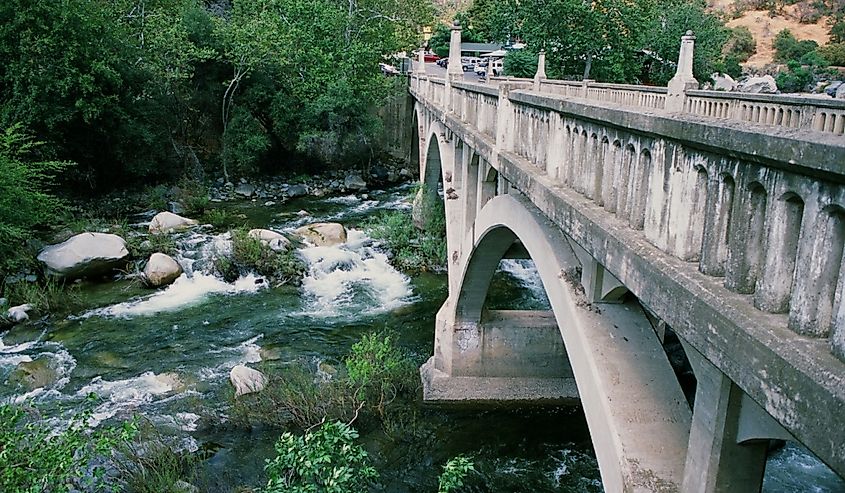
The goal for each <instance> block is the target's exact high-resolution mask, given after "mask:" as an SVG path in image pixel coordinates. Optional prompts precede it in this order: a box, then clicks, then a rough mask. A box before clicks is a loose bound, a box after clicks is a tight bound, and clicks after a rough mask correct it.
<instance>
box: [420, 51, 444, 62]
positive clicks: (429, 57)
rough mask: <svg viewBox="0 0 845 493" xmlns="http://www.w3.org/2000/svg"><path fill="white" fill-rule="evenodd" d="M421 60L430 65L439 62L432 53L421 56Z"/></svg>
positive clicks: (438, 58) (437, 57)
mask: <svg viewBox="0 0 845 493" xmlns="http://www.w3.org/2000/svg"><path fill="white" fill-rule="evenodd" d="M423 60H425V63H431V62H436V61H437V60H440V57H439V56H437V55H435V54H434V53H426V54H424V55H423Z"/></svg>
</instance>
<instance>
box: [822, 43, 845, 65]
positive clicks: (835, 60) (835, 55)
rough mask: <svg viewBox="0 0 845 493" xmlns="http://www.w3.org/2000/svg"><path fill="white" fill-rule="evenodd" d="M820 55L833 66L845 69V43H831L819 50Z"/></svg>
mask: <svg viewBox="0 0 845 493" xmlns="http://www.w3.org/2000/svg"><path fill="white" fill-rule="evenodd" d="M818 53H819V55H821V56H823V57H824V59H825V60H827V61H828V63H830V64H831V65H835V66H837V67H845V43H829V44H826V45H824V46H822V47H820V48H819V49H818Z"/></svg>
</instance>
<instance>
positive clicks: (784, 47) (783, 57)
mask: <svg viewBox="0 0 845 493" xmlns="http://www.w3.org/2000/svg"><path fill="white" fill-rule="evenodd" d="M818 47H819V45H818V43H816V42H815V41H813V40H810V39H805V40H802V41H798V40H797V39H795V36H793V35H792V33H791V32H790V31H789V29H784V30H782V31H781V32H779V33H777V36H775V40H774V48H775V61H778V62H788V61H790V60H801V57H803V56H804V55H806V54H807V53H810V52H811V51H815V50H816V49H817V48H818Z"/></svg>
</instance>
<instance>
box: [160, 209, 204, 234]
mask: <svg viewBox="0 0 845 493" xmlns="http://www.w3.org/2000/svg"><path fill="white" fill-rule="evenodd" d="M196 224H197V222H196V221H194V220H193V219H188V218H187V217H182V216H180V215H177V214H174V213H172V212H159V213H158V214H156V215H155V217H154V218H153V220H152V221H150V233H170V232H172V231H180V230H183V229H188V228H190V227H191V226H194V225H196Z"/></svg>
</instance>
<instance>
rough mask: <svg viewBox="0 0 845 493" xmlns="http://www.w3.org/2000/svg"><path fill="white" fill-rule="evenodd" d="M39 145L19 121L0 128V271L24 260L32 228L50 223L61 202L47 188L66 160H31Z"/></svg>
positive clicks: (7, 270)
mask: <svg viewBox="0 0 845 493" xmlns="http://www.w3.org/2000/svg"><path fill="white" fill-rule="evenodd" d="M41 145H42V143H41V142H37V141H34V140H33V139H32V138H31V137H29V136H28V135H27V134H26V132H24V130H23V128H22V126H21V125H19V124H15V125H12V126H10V127H7V128H5V129H2V130H0V274H2V273H4V272H9V270H11V269H12V268H15V267H16V266H17V265H19V264H20V263H21V262H23V261H24V260H23V259H22V258H21V257H22V255H21V252H22V250H23V248H22V247H23V245H24V244H25V242H26V240H28V239H29V238H31V237H32V235H33V229H34V228H36V227H38V226H43V225H45V224H48V223H50V222H51V221H52V220H53V219H54V218H55V217H56V214H57V211H58V208H59V206H60V204H61V203H60V201H58V200H57V199H56V198H55V197H53V196H52V195H51V194H50V193H48V187H49V185H50V184H51V183H52V181H53V179H54V177H55V176H56V175H57V174H58V173H60V172H62V171H63V170H65V169H66V168H67V167H68V166H69V163H66V162H58V161H40V160H38V159H37V158H36V159H33V157H34V156H37V152H38V150H39V147H41Z"/></svg>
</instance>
